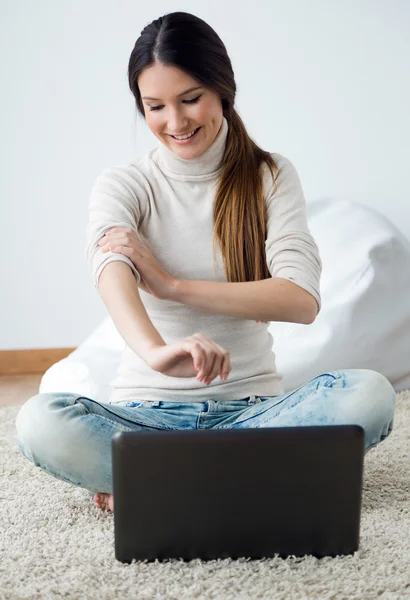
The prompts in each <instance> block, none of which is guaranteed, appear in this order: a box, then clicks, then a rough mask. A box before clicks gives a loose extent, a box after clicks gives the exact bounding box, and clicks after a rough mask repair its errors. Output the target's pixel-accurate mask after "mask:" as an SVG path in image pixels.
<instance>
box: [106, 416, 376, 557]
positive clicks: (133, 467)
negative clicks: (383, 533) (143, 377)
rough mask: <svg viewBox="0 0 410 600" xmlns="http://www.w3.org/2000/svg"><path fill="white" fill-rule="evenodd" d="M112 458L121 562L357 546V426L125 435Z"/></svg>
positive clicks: (360, 455) (325, 552) (360, 459)
mask: <svg viewBox="0 0 410 600" xmlns="http://www.w3.org/2000/svg"><path fill="white" fill-rule="evenodd" d="M112 459H113V493H114V532H115V556H116V558H117V560H119V561H121V562H126V563H131V562H132V560H133V559H136V560H148V561H153V560H155V559H158V560H163V559H168V558H179V559H183V560H185V561H187V560H188V561H189V560H192V559H194V558H200V559H203V560H213V559H217V558H228V557H231V558H239V557H249V558H264V557H273V556H275V555H276V554H277V555H279V556H281V557H286V556H289V555H294V556H303V555H306V554H310V555H313V556H316V557H319V558H320V557H324V556H337V555H342V554H352V553H353V552H355V551H356V550H357V549H358V547H359V530H360V513H361V500H362V479H363V464H364V430H363V428H362V427H360V426H359V425H326V426H303V427H263V428H244V429H223V430H222V429H200V430H172V431H171V430H156V431H124V432H119V433H116V434H115V435H114V436H113V438H112Z"/></svg>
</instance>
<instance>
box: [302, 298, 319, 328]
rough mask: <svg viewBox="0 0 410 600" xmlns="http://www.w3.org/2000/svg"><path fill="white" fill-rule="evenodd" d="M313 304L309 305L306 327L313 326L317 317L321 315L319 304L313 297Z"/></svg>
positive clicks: (305, 321) (304, 322)
mask: <svg viewBox="0 0 410 600" xmlns="http://www.w3.org/2000/svg"><path fill="white" fill-rule="evenodd" d="M312 300H313V302H312V303H311V304H309V310H308V311H307V314H306V318H305V320H304V321H303V324H304V325H311V324H312V323H314V322H315V320H316V317H317V316H318V314H319V304H318V303H317V300H316V298H314V297H313V296H312Z"/></svg>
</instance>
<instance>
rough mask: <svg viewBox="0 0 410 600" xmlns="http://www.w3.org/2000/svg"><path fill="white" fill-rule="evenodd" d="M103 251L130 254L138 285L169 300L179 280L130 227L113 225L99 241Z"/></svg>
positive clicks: (153, 294) (161, 298)
mask: <svg viewBox="0 0 410 600" xmlns="http://www.w3.org/2000/svg"><path fill="white" fill-rule="evenodd" d="M98 245H99V246H100V247H101V250H102V251H103V252H106V251H108V250H110V251H111V252H115V253H118V254H124V255H125V256H128V258H130V259H131V260H132V262H133V263H134V265H135V267H136V268H137V270H138V272H139V274H140V276H141V281H140V283H139V284H138V287H139V288H141V289H142V290H144V292H147V293H149V294H151V295H152V296H154V297H155V298H159V299H160V300H167V299H168V297H169V296H170V292H171V290H172V288H173V286H174V285H175V284H176V282H177V280H176V279H175V277H172V275H170V274H169V273H167V272H166V271H164V269H163V268H162V267H161V265H160V264H159V263H158V261H157V260H156V259H155V258H154V257H153V255H152V254H151V252H150V251H149V250H148V248H147V247H146V246H144V244H143V243H142V242H141V241H140V240H139V239H138V237H137V234H136V232H135V231H134V230H133V229H131V228H130V227H113V228H112V229H110V230H109V231H107V232H106V233H105V235H104V237H102V238H101V240H100V241H99V242H98Z"/></svg>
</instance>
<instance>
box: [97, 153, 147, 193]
mask: <svg viewBox="0 0 410 600" xmlns="http://www.w3.org/2000/svg"><path fill="white" fill-rule="evenodd" d="M94 189H98V191H107V192H108V193H113V192H117V193H119V194H121V195H122V196H127V197H132V198H134V199H137V200H141V199H143V198H145V197H146V196H147V193H148V189H149V188H148V182H147V180H146V176H145V175H144V172H143V170H142V169H141V168H140V165H139V161H138V160H137V161H135V162H131V163H121V164H116V165H112V166H109V167H105V168H104V169H103V170H102V171H101V172H100V173H99V174H98V175H97V177H96V179H95V182H94Z"/></svg>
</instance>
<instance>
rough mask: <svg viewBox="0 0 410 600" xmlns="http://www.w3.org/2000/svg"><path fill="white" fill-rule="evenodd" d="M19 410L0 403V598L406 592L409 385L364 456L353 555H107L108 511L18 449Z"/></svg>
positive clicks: (142, 599)
mask: <svg viewBox="0 0 410 600" xmlns="http://www.w3.org/2000/svg"><path fill="white" fill-rule="evenodd" d="M18 410H19V407H17V406H16V407H14V406H13V407H7V408H1V409H0V415H1V420H0V477H1V479H0V483H1V488H0V599H1V600H17V599H25V598H30V599H41V600H48V599H50V600H51V599H54V598H72V599H81V600H82V599H90V600H91V599H92V600H93V599H96V600H97V599H98V600H114V599H115V600H121V599H123V598H127V599H128V598H130V599H132V600H154V599H161V600H167V599H172V600H174V599H175V600H185V599H189V600H191V599H198V600H210V599H218V600H219V599H220V600H222V599H223V600H233V599H235V600H242V599H244V600H245V599H255V598H264V599H265V598H266V599H278V600H305V599H307V598H309V599H311V598H321V599H322V598H323V599H326V600H333V599H335V600H344V599H346V600H350V599H358V600H359V599H360V600H375V599H376V598H382V599H383V600H385V599H386V600H387V599H402V598H410V390H405V391H403V392H400V393H398V394H397V407H396V413H395V421H394V428H393V431H392V433H391V435H390V436H389V437H388V438H387V439H386V440H385V441H383V442H381V444H379V445H378V446H376V447H375V448H373V449H372V450H371V451H370V452H368V453H367V454H366V456H365V462H364V482H363V483H364V487H363V497H362V516H361V526H360V546H359V550H358V551H357V552H355V553H354V554H353V555H347V556H339V557H335V558H332V557H324V558H320V559H319V558H315V557H313V556H305V557H298V558H297V557H294V556H293V557H288V558H286V559H284V558H280V557H278V556H276V557H275V558H266V559H261V560H255V559H246V558H243V559H237V560H232V559H223V560H212V561H202V560H200V559H194V560H192V561H190V562H186V563H185V562H183V561H182V560H178V559H168V560H166V561H164V562H159V561H156V562H151V563H149V562H147V561H138V562H137V561H133V563H131V564H129V565H128V564H123V563H121V562H119V561H117V560H116V559H115V555H114V515H113V513H111V512H108V511H107V512H103V511H101V510H99V509H98V508H96V507H95V506H94V504H93V502H92V497H91V494H90V492H89V491H88V490H84V489H81V488H77V487H75V486H72V485H71V484H68V483H66V482H64V481H60V480H57V479H55V478H54V477H51V476H50V475H48V474H47V473H45V472H43V471H42V470H41V469H40V468H37V467H35V466H34V465H32V464H31V463H30V462H29V461H28V460H27V459H26V458H25V457H24V456H23V455H22V454H21V453H20V451H19V449H18V446H17V441H16V431H15V418H16V415H17V412H18Z"/></svg>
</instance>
